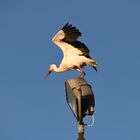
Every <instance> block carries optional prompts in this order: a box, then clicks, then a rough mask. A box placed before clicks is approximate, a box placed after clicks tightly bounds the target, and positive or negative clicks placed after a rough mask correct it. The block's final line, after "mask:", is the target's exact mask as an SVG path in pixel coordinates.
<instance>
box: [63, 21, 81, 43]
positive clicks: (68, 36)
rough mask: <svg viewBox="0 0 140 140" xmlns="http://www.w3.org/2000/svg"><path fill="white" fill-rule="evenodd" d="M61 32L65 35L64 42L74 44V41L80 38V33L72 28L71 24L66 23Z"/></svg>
mask: <svg viewBox="0 0 140 140" xmlns="http://www.w3.org/2000/svg"><path fill="white" fill-rule="evenodd" d="M62 30H63V31H64V33H65V38H64V40H65V41H66V42H75V41H76V39H77V38H78V37H79V36H81V32H80V31H79V30H78V29H76V27H74V26H72V24H69V23H67V24H66V25H65V26H64V27H63V28H62Z"/></svg>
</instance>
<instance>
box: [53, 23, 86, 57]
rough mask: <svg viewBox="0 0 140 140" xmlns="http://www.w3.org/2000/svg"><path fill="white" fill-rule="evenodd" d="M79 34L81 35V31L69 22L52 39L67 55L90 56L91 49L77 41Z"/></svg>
mask: <svg viewBox="0 0 140 140" xmlns="http://www.w3.org/2000/svg"><path fill="white" fill-rule="evenodd" d="M79 36H81V32H80V31H79V30H78V29H76V27H74V26H72V25H71V24H69V23H67V24H66V25H65V26H64V27H63V28H62V29H61V30H60V31H58V33H57V34H56V35H55V36H54V37H53V39H52V41H53V42H54V43H55V44H56V45H57V46H59V47H60V48H61V49H62V51H63V53H64V54H65V55H68V54H69V55H83V56H86V57H89V49H88V48H87V47H86V45H85V44H84V43H82V42H80V41H77V38H78V37H79ZM66 48H67V49H66Z"/></svg>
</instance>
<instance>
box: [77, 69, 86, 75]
mask: <svg viewBox="0 0 140 140" xmlns="http://www.w3.org/2000/svg"><path fill="white" fill-rule="evenodd" d="M79 70H80V75H79V77H84V76H85V75H86V73H85V72H84V70H83V69H79Z"/></svg>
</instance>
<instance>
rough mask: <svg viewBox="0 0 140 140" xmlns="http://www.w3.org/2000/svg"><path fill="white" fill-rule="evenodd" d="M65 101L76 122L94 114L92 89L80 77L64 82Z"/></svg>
mask: <svg viewBox="0 0 140 140" xmlns="http://www.w3.org/2000/svg"><path fill="white" fill-rule="evenodd" d="M65 91H66V100H67V103H68V105H69V107H70V109H71V110H72V112H73V114H74V116H75V117H76V119H77V121H81V120H82V118H83V117H85V116H86V115H93V113H94V106H95V100H94V94H93V92H92V87H91V86H90V85H89V84H88V83H87V81H86V80H85V79H84V78H82V77H77V78H72V79H68V80H66V81H65Z"/></svg>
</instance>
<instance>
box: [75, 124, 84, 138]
mask: <svg viewBox="0 0 140 140" xmlns="http://www.w3.org/2000/svg"><path fill="white" fill-rule="evenodd" d="M78 137H79V138H78V139H77V140H85V139H84V124H83V122H82V123H81V122H78Z"/></svg>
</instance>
